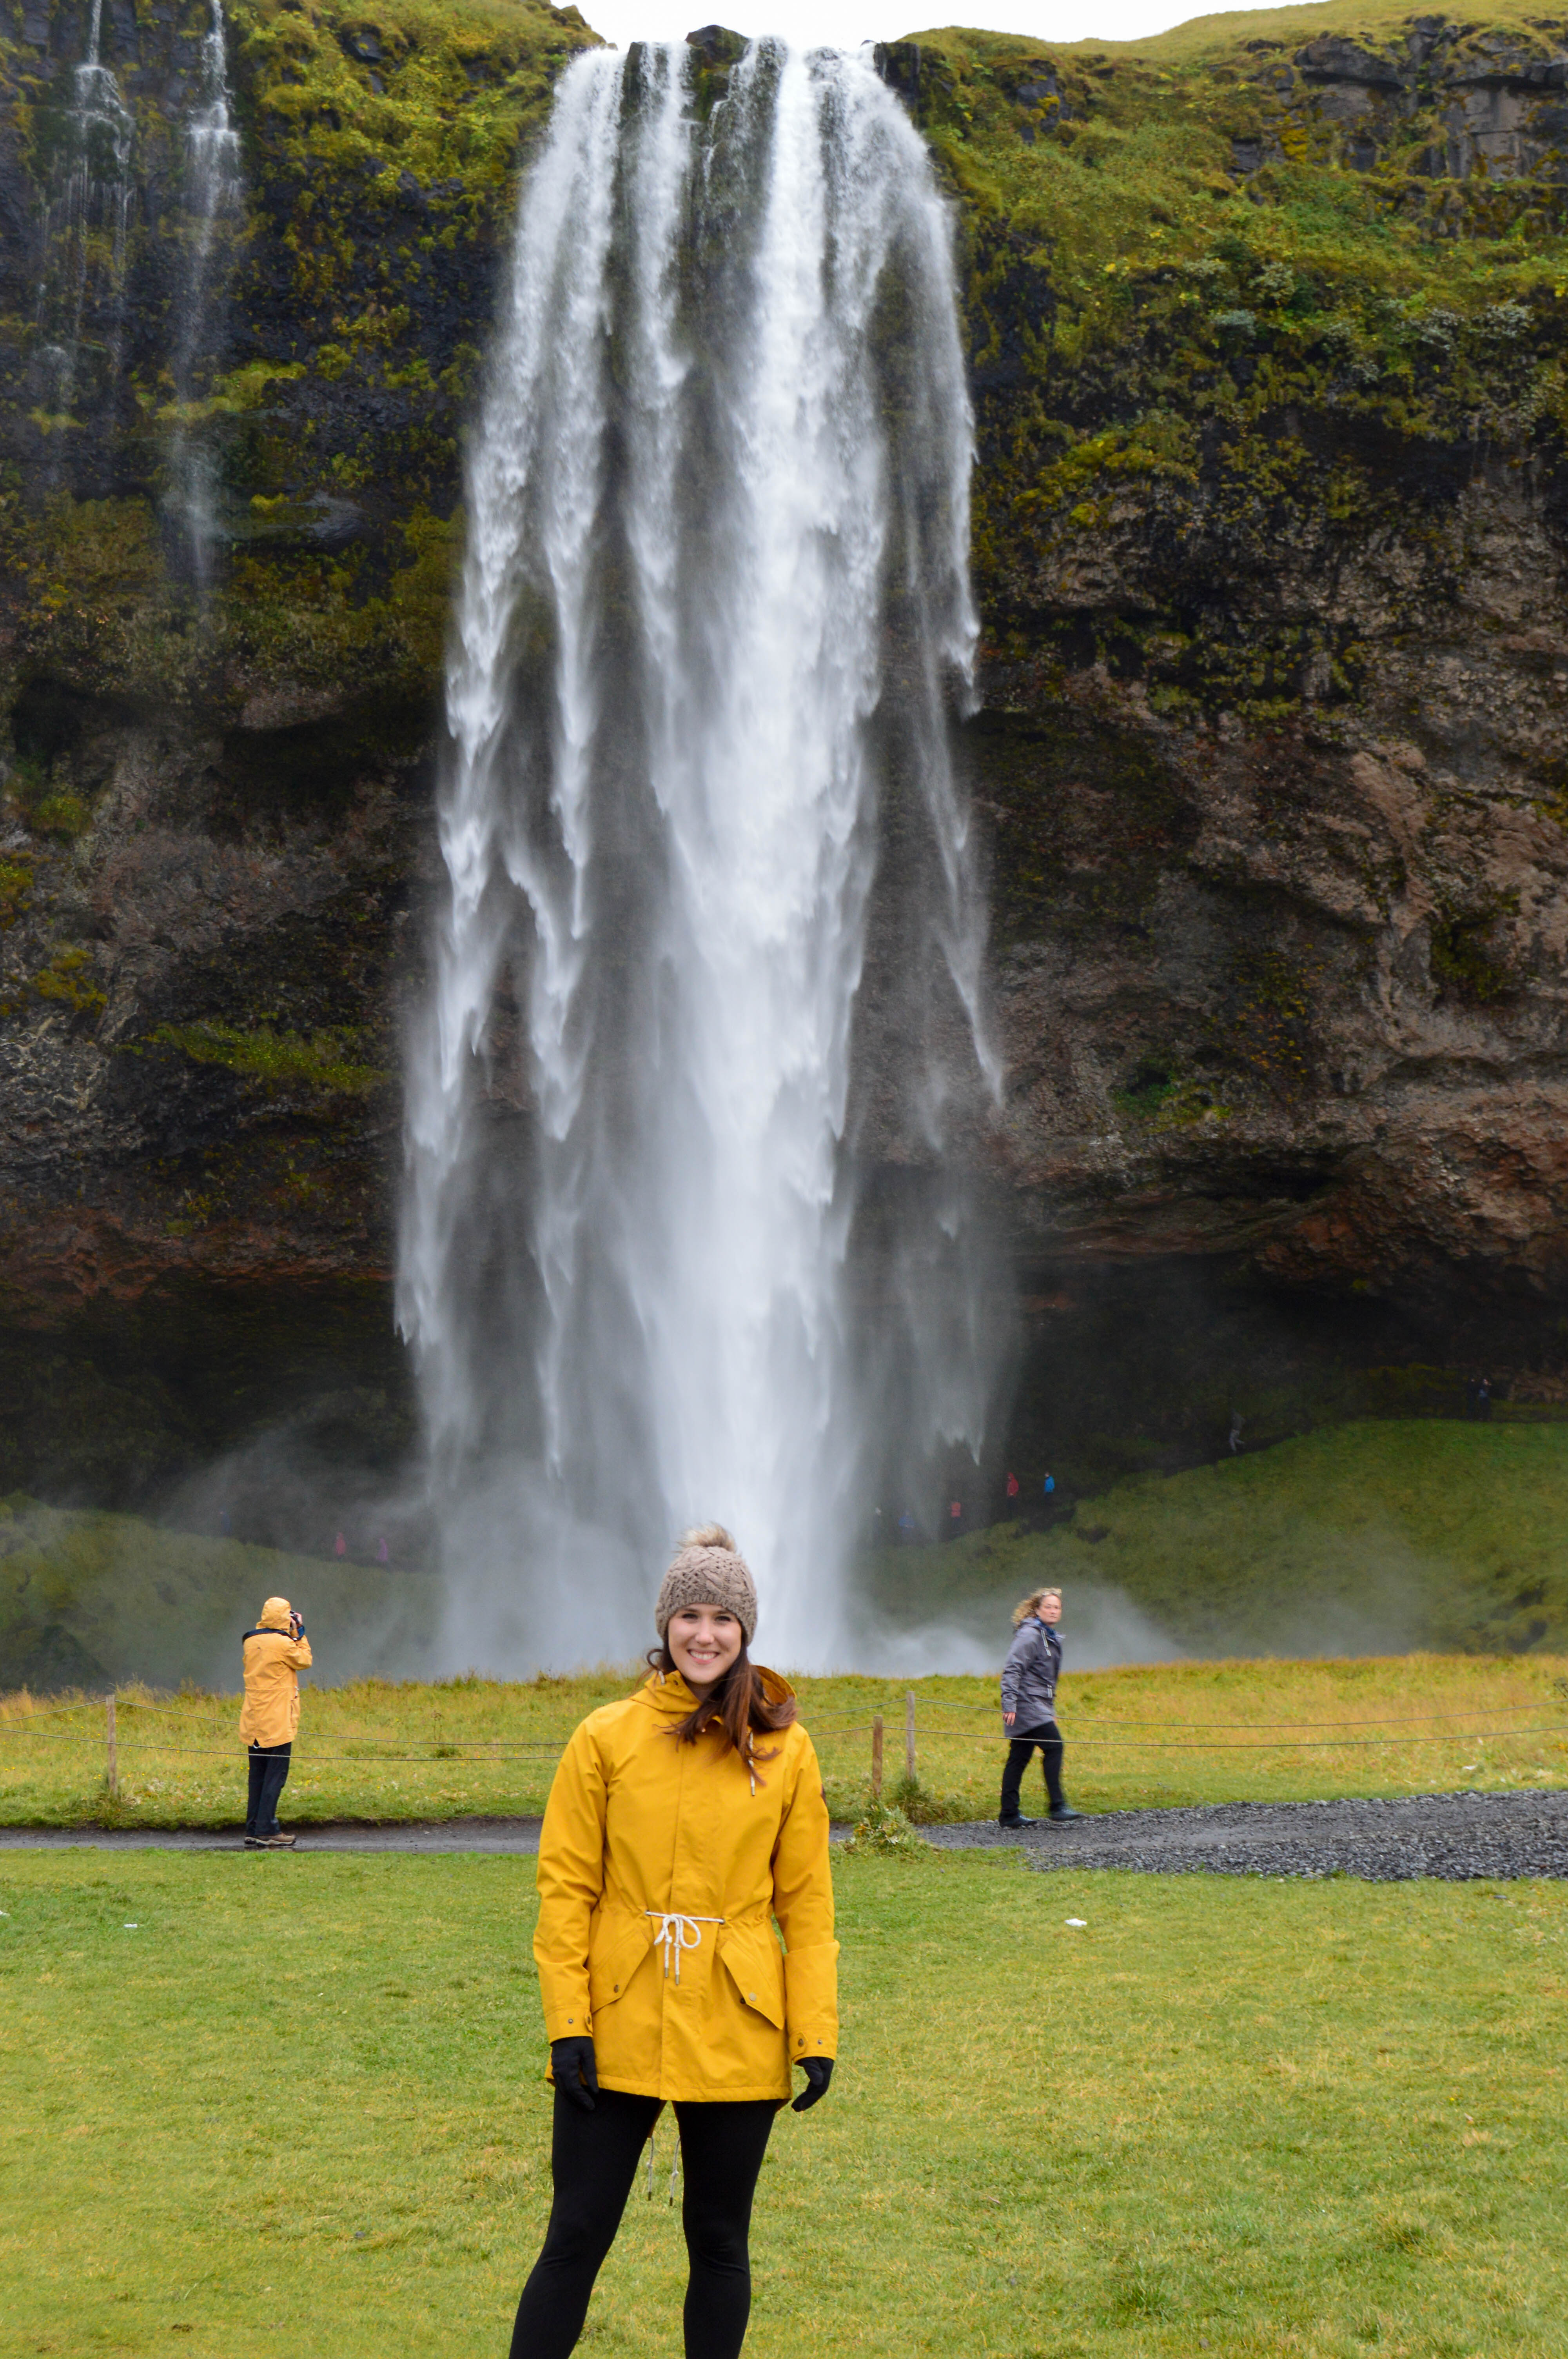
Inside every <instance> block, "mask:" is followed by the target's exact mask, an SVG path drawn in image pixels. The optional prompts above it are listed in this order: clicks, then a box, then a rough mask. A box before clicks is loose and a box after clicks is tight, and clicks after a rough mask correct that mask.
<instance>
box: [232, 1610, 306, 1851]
mask: <svg viewBox="0 0 1568 2359" xmlns="http://www.w3.org/2000/svg"><path fill="white" fill-rule="evenodd" d="M240 1646H241V1659H242V1661H243V1666H244V1675H245V1701H244V1708H243V1711H242V1712H241V1713H240V1742H241V1744H242V1745H245V1744H248V1745H249V1746H250V1767H251V1791H250V1806H249V1808H248V1810H246V1812H245V1848H246V1849H247V1851H292V1850H293V1848H294V1837H293V1836H292V1835H286V1834H284V1833H282V1832H280V1830H279V1827H278V1823H277V1804H278V1798H279V1796H280V1795H281V1794H282V1792H283V1788H284V1785H285V1783H286V1781H287V1777H288V1763H289V1756H290V1755H291V1753H292V1751H293V1747H294V1739H295V1736H296V1734H297V1731H298V1727H299V1674H300V1672H301V1671H303V1670H308V1669H309V1665H310V1641H309V1639H308V1637H307V1636H305V1625H304V1622H303V1621H302V1620H301V1618H300V1616H299V1615H298V1614H296V1612H295V1611H294V1608H293V1607H292V1606H291V1605H290V1603H289V1602H288V1600H287V1597H269V1598H268V1599H267V1601H266V1603H265V1605H264V1606H263V1607H262V1610H261V1619H260V1620H259V1621H258V1622H257V1624H256V1625H255V1628H254V1630H247V1631H246V1632H245V1635H244V1636H243V1639H242V1640H241V1641H240Z"/></svg>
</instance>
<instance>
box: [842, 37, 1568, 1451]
mask: <svg viewBox="0 0 1568 2359" xmlns="http://www.w3.org/2000/svg"><path fill="white" fill-rule="evenodd" d="M884 71H886V72H887V73H888V75H889V77H890V79H892V81H893V82H895V84H896V86H898V87H899V88H900V89H901V90H902V91H903V92H904V93H905V95H906V98H907V100H908V102H909V103H911V104H912V105H913V106H914V109H915V110H916V112H917V114H918V117H919V120H920V121H921V123H922V124H923V125H924V126H925V130H926V133H927V136H929V138H930V140H931V142H932V144H933V147H934V148H935V151H936V153H937V155H938V157H939V158H940V159H941V162H942V166H943V168H944V169H945V170H946V173H947V174H948V175H949V176H950V178H951V181H952V184H953V186H954V188H955V189H956V190H957V191H958V193H959V194H960V196H961V199H962V201H963V206H964V217H965V224H966V230H967V235H968V253H969V256H970V279H969V288H970V327H971V335H972V352H973V364H974V384H975V392H976V401H977V408H978V414H979V461H980V463H979V473H978V477H977V504H976V534H975V554H976V566H977V574H978V581H979V590H980V593H981V599H982V605H983V613H984V622H985V645H984V655H983V685H984V709H983V711H982V712H981V713H980V714H979V717H978V719H977V720H976V722H975V723H974V724H973V729H972V732H971V736H972V741H973V758H974V769H975V776H976V780H977V787H978V791H979V796H980V799H981V800H982V803H983V805H984V806H985V808H986V810H987V813H988V816H989V821H990V823H991V827H992V832H993V842H994V853H995V864H994V889H993V906H994V911H995V924H996V953H997V962H996V972H997V981H998V988H999V993H1000V1015H1001V1027H1002V1036H1003V1041H1004V1046H1005V1049H1006V1052H1007V1059H1008V1065H1009V1074H1010V1078H1009V1086H1008V1100H1007V1104H1006V1108H1005V1112H1004V1114H1003V1117H1002V1120H1001V1123H1000V1129H999V1131H998V1132H997V1133H996V1134H995V1135H994V1136H993V1137H992V1140H991V1146H992V1150H993V1152H995V1153H997V1155H998V1157H999V1160H1000V1167H1001V1169H1002V1171H1003V1172H1004V1173H1005V1177H1006V1179H1007V1181H1008V1182H1009V1184H1010V1187H1011V1191H1012V1199H1013V1201H1014V1203H1015V1205H1016V1206H1017V1208H1018V1212H1019V1215H1020V1223H1021V1228H1022V1231H1023V1233H1024V1238H1025V1243H1024V1245H1023V1248H1022V1250H1023V1253H1024V1257H1025V1260H1026V1262H1027V1261H1029V1260H1031V1259H1032V1260H1033V1263H1034V1267H1035V1276H1034V1278H1033V1292H1032V1294H1031V1297H1030V1298H1029V1299H1030V1300H1031V1301H1032V1303H1033V1310H1032V1311H1031V1312H1030V1313H1029V1318H1030V1323H1031V1327H1032V1330H1033V1333H1034V1334H1035V1336H1036V1338H1037V1339H1038V1344H1039V1348H1038V1350H1037V1351H1036V1353H1034V1355H1033V1373H1032V1375H1031V1379H1030V1387H1029V1389H1030V1391H1031V1394H1032V1397H1033V1408H1032V1409H1031V1410H1030V1411H1029V1416H1030V1418H1031V1419H1032V1421H1033V1424H1034V1425H1035V1427H1036V1428H1037V1429H1039V1430H1044V1431H1051V1430H1056V1431H1058V1432H1060V1431H1062V1430H1063V1427H1064V1424H1069V1425H1070V1424H1071V1423H1072V1422H1073V1420H1074V1406H1075V1404H1074V1398H1073V1397H1074V1395H1075V1393H1080V1394H1081V1392H1082V1391H1083V1390H1084V1389H1085V1388H1086V1387H1087V1388H1088V1389H1097V1388H1098V1383H1099V1380H1098V1377H1097V1376H1096V1375H1095V1374H1094V1371H1095V1370H1097V1369H1098V1370H1102V1371H1103V1370H1105V1369H1107V1368H1111V1367H1114V1368H1115V1370H1116V1375H1117V1382H1116V1384H1112V1385H1108V1386H1105V1390H1106V1392H1107V1394H1108V1395H1110V1394H1113V1393H1115V1392H1116V1390H1117V1388H1118V1386H1120V1398H1119V1403H1118V1402H1117V1401H1116V1400H1114V1399H1111V1398H1109V1397H1108V1398H1107V1399H1106V1400H1105V1401H1104V1402H1102V1404H1101V1413H1102V1415H1103V1418H1104V1420H1105V1422H1107V1423H1109V1422H1110V1421H1111V1420H1113V1419H1115V1418H1116V1416H1117V1413H1118V1408H1119V1413H1120V1417H1121V1419H1123V1420H1124V1421H1131V1420H1132V1419H1133V1417H1134V1404H1136V1405H1137V1407H1138V1408H1139V1410H1141V1408H1143V1407H1145V1406H1147V1407H1148V1408H1149V1413H1150V1416H1151V1418H1156V1417H1157V1416H1159V1415H1160V1414H1163V1416H1164V1417H1165V1418H1166V1419H1167V1420H1168V1421H1169V1422H1170V1423H1173V1424H1178V1425H1179V1424H1180V1423H1181V1422H1182V1420H1183V1419H1184V1417H1190V1418H1196V1419H1198V1421H1199V1422H1205V1423H1206V1425H1207V1427H1208V1429H1209V1430H1210V1437H1211V1439H1210V1446H1221V1445H1222V1442H1223V1425H1222V1426H1221V1429H1220V1439H1219V1442H1218V1443H1217V1442H1215V1441H1214V1440H1213V1438H1212V1429H1213V1427H1214V1424H1215V1422H1216V1420H1217V1418H1218V1416H1219V1415H1220V1413H1221V1409H1222V1405H1223V1403H1224V1402H1225V1400H1226V1398H1227V1396H1228V1397H1230V1399H1231V1400H1232V1401H1233V1402H1234V1400H1235V1398H1236V1396H1237V1395H1238V1394H1241V1395H1244V1396H1246V1398H1245V1399H1244V1401H1243V1406H1246V1407H1248V1408H1250V1406H1251V1402H1252V1399H1253V1398H1256V1399H1258V1400H1259V1401H1261V1399H1262V1397H1263V1396H1264V1394H1265V1393H1267V1392H1268V1390H1269V1387H1270V1386H1271V1384H1273V1385H1278V1384H1279V1383H1281V1382H1285V1381H1286V1380H1287V1379H1288V1380H1289V1382H1290V1383H1293V1382H1295V1381H1296V1379H1297V1378H1298V1377H1299V1376H1300V1373H1301V1369H1302V1367H1303V1365H1304V1364H1305V1363H1306V1362H1308V1361H1312V1360H1314V1358H1318V1359H1321V1354H1322V1353H1323V1352H1324V1351H1327V1350H1330V1349H1331V1348H1332V1349H1342V1350H1344V1351H1347V1352H1349V1353H1352V1354H1353V1355H1354V1356H1356V1357H1358V1358H1359V1359H1360V1360H1361V1361H1362V1363H1363V1364H1366V1363H1367V1362H1368V1360H1370V1361H1373V1362H1375V1361H1377V1360H1378V1359H1379V1357H1392V1358H1400V1357H1404V1356H1407V1355H1411V1356H1419V1357H1423V1358H1430V1359H1432V1360H1433V1361H1439V1362H1441V1361H1443V1360H1444V1359H1446V1360H1448V1362H1449V1363H1450V1364H1454V1362H1455V1361H1456V1360H1458V1359H1460V1357H1461V1355H1465V1356H1467V1355H1469V1354H1470V1353H1475V1354H1476V1358H1477V1361H1478V1360H1479V1359H1481V1358H1483V1357H1488V1356H1492V1355H1495V1356H1496V1357H1497V1358H1498V1359H1499V1360H1500V1361H1502V1362H1503V1363H1504V1364H1506V1365H1507V1366H1508V1367H1509V1369H1510V1370H1511V1371H1512V1372H1513V1374H1514V1375H1516V1377H1517V1378H1518V1380H1519V1388H1520V1390H1521V1391H1524V1390H1534V1391H1535V1392H1536V1393H1538V1394H1540V1393H1542V1392H1545V1393H1551V1392H1552V1390H1553V1388H1554V1386H1555V1388H1556V1390H1557V1391H1558V1392H1559V1393H1560V1390H1561V1386H1560V1385H1557V1384H1556V1377H1555V1375H1554V1374H1553V1372H1554V1371H1555V1372H1556V1374H1557V1375H1560V1373H1561V1370H1560V1363H1561V1361H1562V1358H1563V1349H1564V1345H1563V1332H1564V1331H1563V1327H1562V1325H1561V1323H1560V1314H1561V1310H1562V1308H1563V1304H1562V1295H1563V1286H1564V1277H1565V1253H1568V1218H1565V1215H1568V1192H1565V1190H1568V1165H1565V1162H1564V1158H1563V1146H1562V1141H1563V1136H1564V1129H1565V1122H1564V1117H1565V1116H1568V1094H1565V1090H1564V1072H1563V985H1564V981H1565V979H1568V978H1565V972H1564V951H1565V948H1568V833H1565V829H1568V799H1565V798H1564V786H1565V783H1568V770H1565V768H1564V755H1565V741H1564V712H1565V707H1568V605H1565V603H1564V595H1563V558H1564V554H1565V546H1568V544H1565V538H1564V535H1565V530H1568V468H1565V465H1564V428H1565V425H1568V244H1565V242H1564V235H1563V232H1564V227H1565V224H1568V22H1563V21H1559V20H1556V19H1549V18H1546V17H1543V16H1540V15H1533V16H1527V15H1526V14H1525V13H1524V12H1523V11H1522V10H1517V9H1503V10H1498V11H1492V10H1487V11H1486V12H1483V13H1482V14H1481V15H1479V16H1468V17H1465V18H1463V19H1455V18H1449V17H1445V16H1442V15H1441V14H1432V13H1428V14H1422V15H1416V14H1414V13H1412V12H1410V11H1408V10H1401V9H1394V8H1386V7H1382V8H1380V7H1378V6H1376V5H1373V6H1361V7H1350V6H1346V5H1332V6H1329V7H1326V8H1316V7H1309V8H1303V9H1299V10H1292V9H1281V10H1271V11H1270V12H1268V13H1267V14H1264V15H1259V16H1226V17H1213V18H1209V19H1206V20H1204V21H1202V22H1199V23H1196V24H1194V25H1190V26H1187V27H1183V28H1181V29H1180V30H1178V31H1177V32H1174V33H1173V34H1171V35H1168V36H1166V37H1165V38H1162V39H1160V40H1157V41H1153V42H1151V43H1148V44H1145V45H1141V46H1140V47H1137V48H1117V47H1110V46H1107V47H1103V48H1097V47H1095V46H1093V45H1084V44H1080V45H1078V46H1076V47H1075V48H1071V49H1054V48H1050V47H1046V46H1042V45H1039V44H1035V43H1026V42H1021V41H1018V40H1013V39H1005V38H1000V37H993V36H986V35H981V34H970V33H937V34H933V35H930V36H927V37H924V38H921V39H920V40H919V41H917V42H911V43H907V44H901V45H899V46H898V47H897V48H896V49H893V50H892V51H890V52H888V53H887V55H886V60H885V64H884ZM1156 1263H1158V1264H1160V1265H1161V1266H1162V1276H1161V1277H1160V1279H1159V1282H1158V1286H1157V1287H1156V1288H1155V1293H1154V1295H1153V1296H1152V1297H1151V1296H1150V1293H1149V1288H1148V1287H1147V1286H1146V1285H1142V1284H1141V1282H1140V1281H1138V1279H1137V1278H1136V1275H1135V1273H1136V1271H1137V1270H1138V1269H1140V1268H1141V1269H1144V1270H1146V1271H1152V1266H1153V1265H1154V1264H1156ZM1260 1289H1261V1294H1260ZM1260 1299H1271V1301H1272V1303H1273V1306H1274V1309H1273V1311H1272V1312H1271V1314H1270V1317H1269V1319H1268V1321H1266V1322H1265V1323H1266V1324H1267V1325H1268V1326H1269V1328H1270V1332H1271V1339H1272V1340H1271V1343H1269V1345H1268V1347H1267V1348H1264V1346H1263V1345H1262V1344H1261V1343H1260V1342H1259V1338H1258V1336H1257V1335H1256V1333H1254V1332H1251V1331H1252V1330H1254V1329H1256V1327H1257V1324H1258V1319H1257V1305H1258V1303H1259V1301H1260ZM1152 1301H1158V1302H1161V1303H1162V1304H1163V1310H1162V1311H1161V1312H1160V1314H1159V1315H1158V1316H1155V1315H1154V1314H1153V1313H1152V1310H1151V1309H1150V1308H1149V1305H1150V1304H1151V1302H1152ZM1140 1305H1143V1306H1144V1307H1143V1309H1142V1310H1141V1308H1140ZM1108 1325H1110V1326H1114V1327H1115V1328H1116V1329H1117V1331H1118V1332H1119V1334H1120V1335H1121V1337H1122V1339H1123V1342H1122V1347H1121V1356H1120V1359H1119V1361H1118V1360H1117V1359H1116V1357H1115V1353H1114V1351H1112V1352H1111V1353H1109V1355H1108V1352H1107V1349H1106V1338H1105V1336H1104V1332H1103V1331H1104V1329H1105V1328H1106V1327H1107V1326H1108ZM1131 1339H1137V1340H1136V1341H1132V1340H1131ZM1336 1339H1337V1341H1336ZM1233 1355H1234V1356H1233ZM1292 1371H1293V1374H1292ZM1172 1375H1177V1376H1179V1382H1177V1383H1175V1384H1174V1385H1172V1384H1171V1383H1169V1382H1168V1381H1167V1379H1169V1378H1170V1377H1171V1376H1172ZM1527 1376H1529V1377H1532V1378H1533V1379H1534V1380H1535V1381H1534V1383H1533V1385H1530V1384H1528V1383H1527V1382H1526V1379H1527ZM1288 1388H1289V1387H1288V1384H1287V1389H1288ZM1451 1389H1453V1390H1454V1391H1455V1392H1456V1388H1452V1387H1451ZM1161 1392H1163V1393H1164V1394H1165V1396H1166V1397H1165V1402H1164V1408H1163V1411H1162V1412H1161V1411H1160V1410H1159V1409H1157V1408H1156V1407H1155V1404H1154V1402H1153V1400H1152V1396H1154V1395H1158V1394H1160V1393H1161ZM1199 1395H1202V1396H1204V1397H1205V1402H1204V1407H1203V1408H1202V1410H1201V1412H1200V1410H1199V1409H1198V1408H1197V1406H1196V1403H1197V1397H1198V1396H1199ZM1211 1396H1212V1397H1211ZM1183 1402H1185V1403H1186V1407H1185V1408H1184V1407H1183Z"/></svg>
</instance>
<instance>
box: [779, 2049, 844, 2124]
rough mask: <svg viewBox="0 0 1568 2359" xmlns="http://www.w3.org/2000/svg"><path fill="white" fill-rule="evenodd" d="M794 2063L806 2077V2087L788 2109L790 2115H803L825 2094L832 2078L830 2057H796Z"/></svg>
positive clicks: (831, 2060)
mask: <svg viewBox="0 0 1568 2359" xmlns="http://www.w3.org/2000/svg"><path fill="white" fill-rule="evenodd" d="M795 2062H796V2063H797V2064H798V2065H799V2066H800V2069H801V2071H803V2072H804V2073H805V2075H806V2086H805V2088H804V2089H803V2090H802V2091H801V2093H800V2094H799V2096H798V2097H797V2098H796V2099H795V2103H794V2104H793V2105H792V2106H791V2107H790V2111H791V2113H792V2114H804V2113H806V2112H808V2111H809V2110H810V2108H811V2107H812V2106H813V2105H814V2104H816V2100H817V2099H818V2097H825V2096H826V2095H827V2083H828V2082H829V2081H831V2079H832V2078H833V2059H832V2057H831V2056H797V2057H796V2058H795Z"/></svg>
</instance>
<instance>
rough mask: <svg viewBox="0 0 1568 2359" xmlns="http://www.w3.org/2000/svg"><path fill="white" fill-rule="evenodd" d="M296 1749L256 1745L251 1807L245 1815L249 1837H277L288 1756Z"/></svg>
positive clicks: (252, 1757) (286, 1746)
mask: <svg viewBox="0 0 1568 2359" xmlns="http://www.w3.org/2000/svg"><path fill="white" fill-rule="evenodd" d="M292 1749H293V1748H292V1747H291V1746H289V1745H252V1747H251V1750H250V1764H251V1795H250V1806H249V1808H248V1809H247V1810H246V1812H245V1832H246V1834H248V1835H275V1834H276V1832H277V1804H278V1798H279V1796H280V1795H281V1794H282V1792H283V1789H284V1787H285V1786H286V1785H287V1782H288V1756H289V1754H290V1752H291V1751H292Z"/></svg>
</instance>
